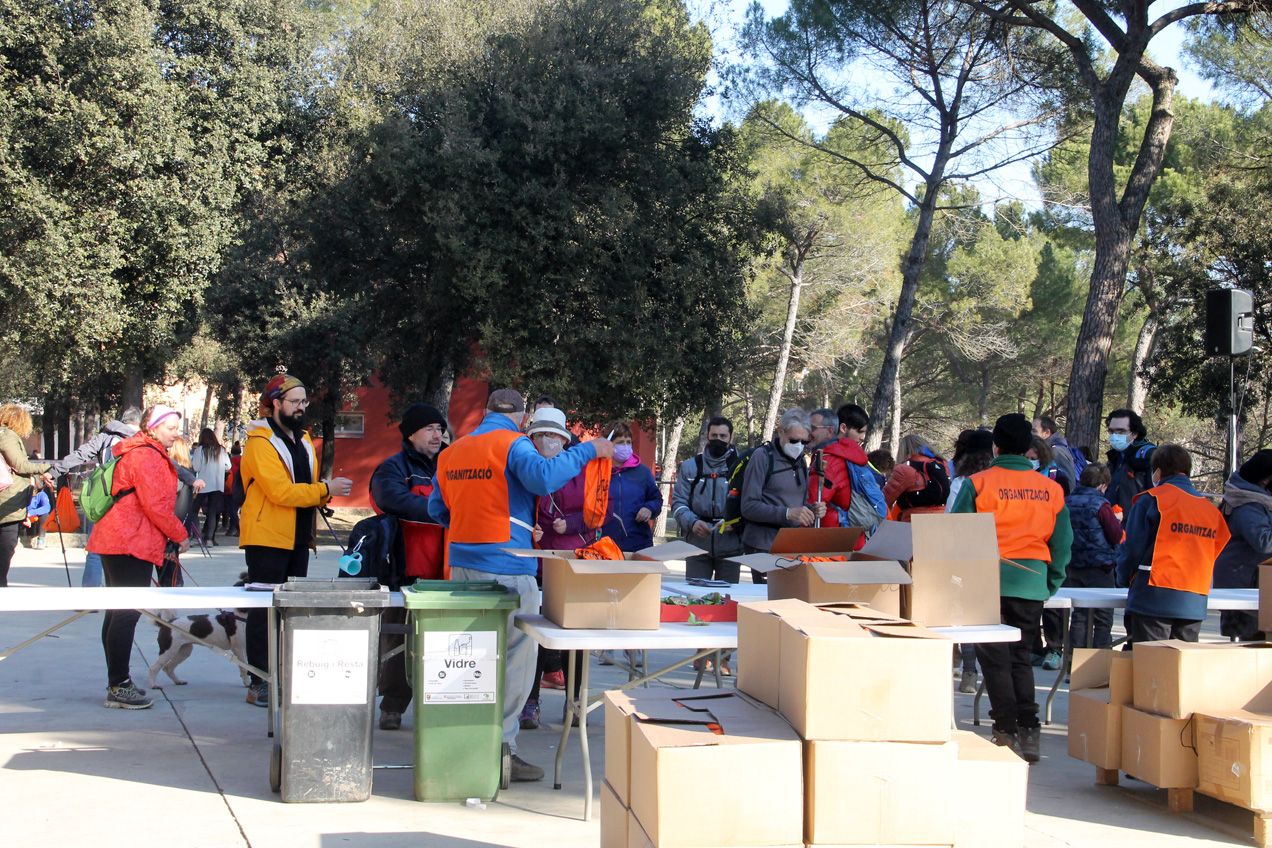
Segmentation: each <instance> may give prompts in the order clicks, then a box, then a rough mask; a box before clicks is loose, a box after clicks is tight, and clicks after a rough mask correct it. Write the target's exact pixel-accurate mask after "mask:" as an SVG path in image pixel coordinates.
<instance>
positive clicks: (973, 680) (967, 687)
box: [958, 671, 980, 695]
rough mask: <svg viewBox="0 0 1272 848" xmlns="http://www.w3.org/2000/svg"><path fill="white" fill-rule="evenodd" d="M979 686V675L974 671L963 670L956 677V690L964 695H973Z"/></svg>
mask: <svg viewBox="0 0 1272 848" xmlns="http://www.w3.org/2000/svg"><path fill="white" fill-rule="evenodd" d="M979 687H980V675H979V674H977V673H976V672H974V671H965V672H963V674H962V676H961V677H959V679H958V691H960V692H962V693H963V694H964V695H975V694H976V690H977V688H979Z"/></svg>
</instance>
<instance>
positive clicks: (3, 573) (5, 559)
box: [0, 521, 22, 587]
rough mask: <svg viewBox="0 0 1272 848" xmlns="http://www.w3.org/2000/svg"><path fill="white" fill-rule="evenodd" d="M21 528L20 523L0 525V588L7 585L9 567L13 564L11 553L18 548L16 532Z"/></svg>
mask: <svg viewBox="0 0 1272 848" xmlns="http://www.w3.org/2000/svg"><path fill="white" fill-rule="evenodd" d="M21 527H22V522H21V521H10V522H9V523H8V524H0V587H3V586H8V585H9V565H10V563H12V562H13V552H14V551H15V550H17V548H18V530H19V529H21Z"/></svg>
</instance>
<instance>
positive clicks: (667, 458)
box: [654, 415, 685, 539]
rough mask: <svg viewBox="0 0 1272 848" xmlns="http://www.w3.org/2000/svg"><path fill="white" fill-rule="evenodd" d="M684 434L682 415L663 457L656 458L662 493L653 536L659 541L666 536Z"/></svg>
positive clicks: (668, 439)
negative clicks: (660, 470)
mask: <svg viewBox="0 0 1272 848" xmlns="http://www.w3.org/2000/svg"><path fill="white" fill-rule="evenodd" d="M684 432H685V417H684V416H683V415H682V416H680V417H679V418H677V419H676V423H675V424H673V425H672V426H671V433H670V434H669V435H668V436H667V441H666V446H665V447H664V449H663V455H662V456H661V457H659V458H658V463H659V465H661V466H662V473H661V474H659V475H658V491H659V492H661V493H662V500H663V508H662V512H660V513H658V520H657V521H656V522H655V523H654V536H655V537H656V538H659V539H663V538H666V536H667V516H668V515H669V514H670V513H671V485H672V483H673V482H674V481H675V477H676V459H677V457H679V455H680V437H681V436H683V435H684Z"/></svg>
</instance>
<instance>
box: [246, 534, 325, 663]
mask: <svg viewBox="0 0 1272 848" xmlns="http://www.w3.org/2000/svg"><path fill="white" fill-rule="evenodd" d="M243 558H244V559H245V560H246V561H247V581H248V582H249V583H284V582H286V581H287V578H288V577H304V576H305V575H307V574H308V573H309V549H308V548H301V549H299V550H285V549H283V548H266V547H262V546H261V545H248V546H247V547H245V548H243ZM268 628H269V617H268V615H267V613H266V611H265V610H263V609H250V610H248V611H247V662H248V664H249V665H254V666H256V667H257V668H263V669H267V670H272V669H269V629H268ZM252 682H253V683H260V682H261V679H260V678H259V677H257V676H256V675H255V674H253V675H252Z"/></svg>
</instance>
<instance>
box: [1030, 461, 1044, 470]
mask: <svg viewBox="0 0 1272 848" xmlns="http://www.w3.org/2000/svg"><path fill="white" fill-rule="evenodd" d="M1029 464H1030V465H1032V466H1033V470H1034V471H1037V470H1038V469H1039V468H1041V467H1042V463H1041V462H1039V461H1038V460H1036V459H1031V460H1029Z"/></svg>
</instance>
